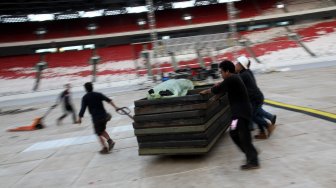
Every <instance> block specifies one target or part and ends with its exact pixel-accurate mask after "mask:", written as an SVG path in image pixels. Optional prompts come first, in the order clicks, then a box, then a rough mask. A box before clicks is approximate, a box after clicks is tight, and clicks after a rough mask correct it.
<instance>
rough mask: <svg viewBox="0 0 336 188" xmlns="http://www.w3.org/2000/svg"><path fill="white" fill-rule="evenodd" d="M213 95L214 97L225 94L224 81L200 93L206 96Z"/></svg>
mask: <svg viewBox="0 0 336 188" xmlns="http://www.w3.org/2000/svg"><path fill="white" fill-rule="evenodd" d="M210 93H213V94H215V95H218V94H225V93H226V83H225V81H223V82H220V83H217V84H215V85H214V86H213V87H212V88H209V89H206V90H203V91H201V92H200V94H201V95H206V94H210Z"/></svg>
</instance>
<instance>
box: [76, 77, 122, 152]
mask: <svg viewBox="0 0 336 188" xmlns="http://www.w3.org/2000/svg"><path fill="white" fill-rule="evenodd" d="M84 87H85V90H86V92H87V93H86V94H85V95H84V96H83V98H82V107H81V110H80V112H79V120H78V121H79V123H81V122H82V117H83V116H84V113H85V110H86V107H88V108H89V112H90V114H91V117H92V122H93V126H94V130H95V133H96V134H97V135H98V138H99V141H100V143H101V144H102V146H103V149H102V150H101V151H100V153H101V154H107V153H109V151H111V149H112V148H113V147H114V144H115V142H114V141H113V140H112V139H111V138H110V136H109V134H108V133H107V132H106V123H107V122H108V121H109V120H110V119H111V115H110V114H109V113H106V111H105V108H104V105H103V101H106V102H108V103H110V104H111V105H112V106H113V107H114V108H115V109H118V108H117V106H116V105H115V104H114V103H113V102H112V100H111V99H109V98H108V97H106V96H105V95H103V94H102V93H98V92H94V91H93V85H92V83H91V82H87V83H85V84H84ZM105 140H106V141H105ZM106 142H107V145H106Z"/></svg>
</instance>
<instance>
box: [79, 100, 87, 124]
mask: <svg viewBox="0 0 336 188" xmlns="http://www.w3.org/2000/svg"><path fill="white" fill-rule="evenodd" d="M86 107H87V104H86V102H85V100H84V98H83V99H82V106H81V109H80V111H79V118H78V123H82V117H83V116H84V113H85V110H86Z"/></svg>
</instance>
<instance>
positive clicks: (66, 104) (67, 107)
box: [57, 84, 77, 125]
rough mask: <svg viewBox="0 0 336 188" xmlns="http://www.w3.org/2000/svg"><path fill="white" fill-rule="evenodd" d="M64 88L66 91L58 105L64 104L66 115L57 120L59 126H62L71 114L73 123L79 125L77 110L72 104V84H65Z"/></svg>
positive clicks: (60, 97)
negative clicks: (62, 122)
mask: <svg viewBox="0 0 336 188" xmlns="http://www.w3.org/2000/svg"><path fill="white" fill-rule="evenodd" d="M64 87H65V90H64V91H63V92H62V93H61V95H60V96H59V99H58V101H59V102H58V103H63V109H64V114H63V115H62V116H61V117H59V118H58V119H57V125H60V124H61V121H62V120H63V119H64V118H65V117H66V116H68V114H69V113H72V120H73V123H74V124H75V123H77V118H76V112H75V108H74V107H73V105H72V103H71V93H70V89H71V86H70V84H65V85H64Z"/></svg>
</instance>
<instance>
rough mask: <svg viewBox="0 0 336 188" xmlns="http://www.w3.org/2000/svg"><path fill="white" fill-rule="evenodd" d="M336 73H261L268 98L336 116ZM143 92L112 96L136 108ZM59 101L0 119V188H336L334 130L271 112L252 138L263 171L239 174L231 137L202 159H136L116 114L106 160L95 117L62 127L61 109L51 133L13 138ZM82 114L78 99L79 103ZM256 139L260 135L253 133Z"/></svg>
mask: <svg viewBox="0 0 336 188" xmlns="http://www.w3.org/2000/svg"><path fill="white" fill-rule="evenodd" d="M335 73H336V67H325V68H311V69H305V70H297V71H290V72H278V73H271V74H258V75H257V80H258V83H259V85H260V87H261V89H262V90H263V91H264V94H265V96H266V98H268V99H272V100H276V101H281V102H285V103H290V104H295V105H302V106H306V107H312V108H315V109H320V110H324V111H328V112H332V113H336V95H335V93H336V87H335V81H336V74H335ZM145 92H146V91H145V90H142V91H134V92H124V93H114V92H111V93H109V94H108V96H110V97H113V99H114V101H115V102H116V104H118V105H119V106H128V107H132V105H133V101H134V100H137V99H140V98H143V97H144V95H145ZM53 102H54V101H43V102H39V101H38V100H35V101H31V104H29V105H22V104H17V105H13V108H16V107H19V108H27V107H35V108H38V109H37V110H35V111H30V112H25V113H20V114H15V115H2V116H0V121H1V125H0V185H1V187H25V188H26V187H118V188H119V187H120V188H122V187H127V188H129V187H143V188H151V187H153V188H154V187H155V188H156V187H160V188H166V187H167V188H172V187H178V188H179V187H202V188H203V187H207V188H212V187H213V188H216V187H239V188H241V187H267V188H270V187H272V188H273V187H279V188H280V187H291V188H294V187H295V188H298V187H302V188H307V187H312V188H319V187H330V188H334V187H336V148H335V143H336V137H335V133H336V124H335V123H332V122H328V121H325V120H322V119H317V118H315V117H311V116H308V115H304V114H300V113H296V112H291V111H287V110H283V109H278V108H274V107H270V106H265V108H266V109H267V110H269V111H270V112H272V113H275V114H277V115H278V122H277V128H276V130H275V132H274V134H273V135H272V137H270V138H269V139H268V140H262V141H260V140H254V143H255V145H256V147H257V148H258V149H259V150H260V151H261V152H260V163H261V169H258V170H253V171H241V170H240V169H239V167H240V165H241V164H242V163H243V162H244V156H243V154H242V153H241V152H240V151H239V150H238V149H237V147H236V146H235V145H234V144H233V143H232V141H231V139H230V138H229V136H228V134H227V133H226V134H225V135H223V137H222V138H221V139H220V141H219V142H218V144H217V145H216V147H215V148H214V149H213V150H212V152H211V153H209V154H207V155H203V156H175V157H169V156H165V157H163V156H138V153H137V142H136V139H135V137H134V133H133V130H132V127H131V123H132V121H131V120H130V119H128V118H127V117H126V116H121V115H118V114H116V113H115V112H113V109H112V107H109V106H107V107H106V108H107V109H108V110H109V111H111V112H112V114H113V119H112V121H111V122H109V124H108V130H109V132H110V134H111V136H112V137H113V138H114V139H115V140H116V146H115V149H114V150H113V152H112V153H111V154H109V155H100V154H98V152H97V151H98V150H100V146H99V144H98V142H97V139H96V137H95V136H94V135H93V130H92V125H91V121H90V118H89V115H88V114H86V116H85V118H84V121H83V123H82V125H73V124H71V118H70V117H68V118H66V119H65V120H64V122H63V125H61V126H57V125H56V118H57V117H58V116H60V115H61V113H62V111H61V109H60V108H57V109H56V110H55V111H54V112H53V113H52V114H50V116H48V117H47V119H46V121H45V123H46V125H47V126H48V127H47V128H46V129H42V130H38V131H32V132H16V133H13V132H11V133H9V132H6V129H8V128H12V127H15V126H20V125H26V124H30V123H31V122H32V120H33V119H34V117H37V116H40V115H41V114H43V113H44V112H45V110H46V108H47V107H48V106H49V105H51V104H52V103H53ZM75 104H76V107H77V110H78V108H79V104H80V99H79V98H76V99H75ZM253 134H256V133H255V132H254V133H253Z"/></svg>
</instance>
